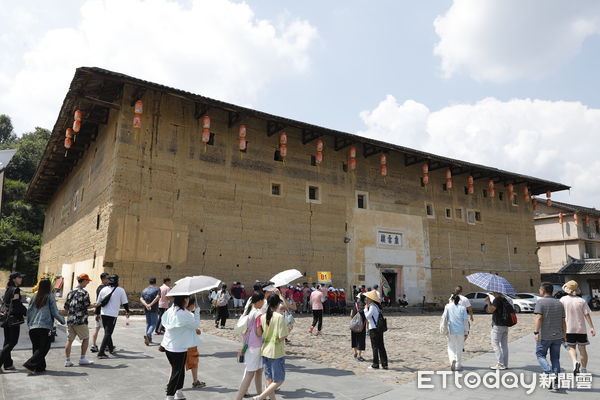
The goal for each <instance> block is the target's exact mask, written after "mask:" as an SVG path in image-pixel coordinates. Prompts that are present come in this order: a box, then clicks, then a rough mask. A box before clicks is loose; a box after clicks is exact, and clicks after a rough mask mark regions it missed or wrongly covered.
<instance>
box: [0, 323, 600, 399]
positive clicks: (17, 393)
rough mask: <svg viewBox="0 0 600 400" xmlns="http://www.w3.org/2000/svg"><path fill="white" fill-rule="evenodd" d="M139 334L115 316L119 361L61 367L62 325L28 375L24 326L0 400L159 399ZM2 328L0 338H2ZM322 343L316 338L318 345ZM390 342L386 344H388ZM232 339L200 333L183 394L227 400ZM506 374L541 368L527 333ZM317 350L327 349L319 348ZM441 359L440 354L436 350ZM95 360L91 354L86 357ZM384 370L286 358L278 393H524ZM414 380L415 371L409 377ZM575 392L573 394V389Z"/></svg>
mask: <svg viewBox="0 0 600 400" xmlns="http://www.w3.org/2000/svg"><path fill="white" fill-rule="evenodd" d="M594 323H595V324H596V327H600V314H597V313H596V315H594ZM143 331H144V321H143V319H142V317H132V319H131V325H130V326H129V327H126V326H125V323H124V318H120V320H119V323H118V327H117V329H116V332H115V336H114V338H115V343H116V345H117V348H119V349H121V348H122V349H124V350H123V351H121V352H120V354H121V355H120V356H119V357H118V358H114V359H110V360H100V361H98V362H97V364H95V365H93V366H89V367H73V368H65V367H64V366H63V363H64V358H63V346H64V337H65V335H64V329H62V328H59V337H58V340H57V342H56V343H55V344H54V346H53V349H52V350H51V352H50V354H49V356H48V359H47V361H48V369H49V371H48V372H46V373H45V374H42V375H37V376H27V374H26V373H25V371H24V369H23V368H22V367H20V365H21V364H22V363H23V362H24V361H25V359H26V358H28V357H29V355H30V350H29V340H28V337H27V334H26V328H25V327H23V332H22V336H21V339H22V340H21V341H20V344H19V346H18V350H16V351H15V352H14V353H13V358H14V359H15V361H16V365H17V366H18V367H19V370H18V371H17V372H8V373H4V374H1V375H0V400H8V399H10V400H13V399H19V400H20V399H37V398H39V397H43V398H45V399H62V398H69V399H74V400H77V399H82V400H83V399H89V400H92V399H107V398H110V399H119V398H130V399H162V398H164V386H165V383H166V381H167V378H168V373H169V365H168V363H167V360H166V358H165V356H164V355H163V354H162V353H159V352H158V351H157V349H156V347H155V346H152V347H146V346H144V344H143V342H142V340H141V337H142V335H143ZM1 336H2V334H1V333H0V340H3V338H2V337H1ZM319 344H320V343H319ZM393 345H394V344H393V343H390V342H389V341H388V347H391V346H393ZM237 349H238V344H237V343H235V342H232V341H229V340H227V339H223V338H219V337H216V336H212V335H203V337H202V344H201V346H200V347H199V350H200V354H201V356H200V357H201V358H200V378H201V380H203V381H206V383H207V385H208V386H207V387H206V388H203V389H198V390H194V389H191V388H189V386H190V384H191V376H190V375H189V373H188V376H187V377H186V389H184V390H185V393H186V396H187V397H188V399H231V398H233V396H234V395H235V392H236V391H237V387H238V385H239V382H240V380H241V376H242V371H243V366H242V365H240V364H237V363H236V362H235V355H236V350H237ZM510 350H511V357H510V364H511V370H510V371H511V372H517V373H519V372H524V373H526V374H527V377H528V381H529V380H530V379H531V374H533V373H537V372H538V371H539V367H538V365H537V362H536V360H535V357H534V354H533V351H534V344H533V338H532V336H531V335H529V336H526V337H523V338H521V339H518V340H517V341H515V342H512V343H511V344H510ZM78 351H79V347H74V349H73V357H72V359H77V355H78ZM323 351H327V349H326V348H323ZM589 351H590V354H591V355H592V356H591V357H590V365H589V369H590V370H591V371H592V372H597V371H600V357H598V356H597V355H598V354H600V337H598V336H597V337H595V338H593V339H592V344H591V345H590V346H589ZM440 357H446V354H445V353H444V354H440ZM91 358H92V359H95V357H91ZM562 360H563V367H565V368H569V367H570V361H569V360H568V355H567V353H566V352H565V351H563V352H562ZM492 363H493V354H491V353H485V354H483V355H481V356H478V357H475V358H472V359H470V360H468V361H467V362H465V372H471V371H477V372H480V373H485V372H487V371H489V369H487V368H488V367H489V365H491V364H492ZM386 373H388V372H386V371H377V372H375V373H373V374H369V375H368V376H357V375H355V374H354V373H353V372H352V371H348V370H343V369H335V368H331V367H327V366H323V365H321V364H317V363H314V362H310V361H306V360H304V359H300V358H295V357H290V358H289V359H288V360H287V379H286V382H285V384H284V385H283V387H282V388H281V391H280V392H279V393H278V398H283V399H311V398H312V399H378V400H379V399H382V400H383V399H398V398H402V399H428V400H435V399H437V398H440V399H442V398H443V399H447V398H449V397H450V398H452V397H458V396H460V397H461V398H463V399H488V398H495V397H498V396H502V397H509V396H512V397H515V396H516V398H524V397H526V395H525V390H524V389H510V390H507V389H504V390H500V391H498V390H493V389H485V388H482V389H463V390H459V389H457V388H455V387H454V385H453V384H450V385H449V387H448V388H447V389H442V388H441V379H434V381H433V382H432V383H433V384H435V385H436V389H420V390H419V389H417V385H416V382H412V383H408V384H404V385H389V384H386V383H384V382H383V381H386V379H385V374H386ZM415 379H416V376H415ZM594 379H595V382H594V384H593V388H592V389H591V390H568V391H563V392H562V393H558V394H554V393H547V391H546V390H543V389H537V390H536V391H535V392H534V393H533V394H532V395H531V396H527V397H529V398H532V399H538V398H539V399H542V398H543V399H546V400H547V398H548V397H556V398H559V397H560V396H564V395H565V393H570V394H571V396H573V395H576V396H577V399H578V400H579V399H597V398H599V393H600V375H598V374H595V375H594ZM575 392H576V393H575Z"/></svg>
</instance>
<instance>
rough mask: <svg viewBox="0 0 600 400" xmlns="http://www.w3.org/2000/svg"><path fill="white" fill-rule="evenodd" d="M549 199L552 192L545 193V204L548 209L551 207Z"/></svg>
mask: <svg viewBox="0 0 600 400" xmlns="http://www.w3.org/2000/svg"><path fill="white" fill-rule="evenodd" d="M550 197H552V192H551V191H549V190H548V191H547V192H546V204H547V205H548V207H550V206H551V205H552V199H551V198H550Z"/></svg>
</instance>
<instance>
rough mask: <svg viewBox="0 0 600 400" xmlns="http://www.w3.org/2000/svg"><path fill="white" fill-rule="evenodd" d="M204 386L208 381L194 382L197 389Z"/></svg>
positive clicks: (193, 385)
mask: <svg viewBox="0 0 600 400" xmlns="http://www.w3.org/2000/svg"><path fill="white" fill-rule="evenodd" d="M204 386H206V382H201V381H196V382H194V383H192V387H193V388H195V389H200V388H203V387H204Z"/></svg>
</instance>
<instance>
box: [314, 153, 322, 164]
mask: <svg viewBox="0 0 600 400" xmlns="http://www.w3.org/2000/svg"><path fill="white" fill-rule="evenodd" d="M322 162H323V152H321V151H317V155H316V156H315V163H316V164H317V165H321V163H322Z"/></svg>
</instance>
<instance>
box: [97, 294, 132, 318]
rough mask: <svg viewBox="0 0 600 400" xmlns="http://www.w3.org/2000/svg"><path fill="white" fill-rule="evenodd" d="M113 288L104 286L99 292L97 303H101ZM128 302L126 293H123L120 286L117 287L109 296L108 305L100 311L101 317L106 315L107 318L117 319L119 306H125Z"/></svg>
mask: <svg viewBox="0 0 600 400" xmlns="http://www.w3.org/2000/svg"><path fill="white" fill-rule="evenodd" d="M113 289H114V288H113V287H112V286H106V287H105V288H103V289H102V290H101V291H100V294H99V295H98V303H101V302H102V300H103V299H104V298H105V297H106V296H108V295H109V294H110V292H112V290H113ZM127 303H129V300H128V299H127V293H125V289H123V288H122V287H120V286H117V288H116V289H115V291H114V293H113V294H112V296H110V300H109V301H108V304H107V305H106V306H104V307H102V309H101V310H100V314H101V315H106V316H109V317H118V316H119V309H120V308H121V304H127Z"/></svg>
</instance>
